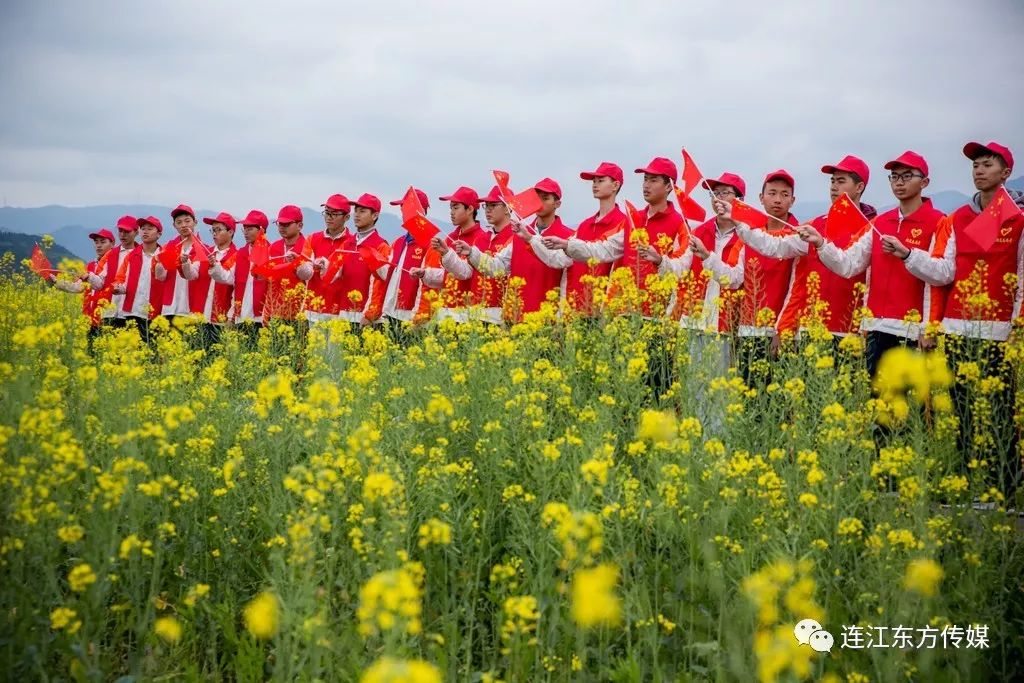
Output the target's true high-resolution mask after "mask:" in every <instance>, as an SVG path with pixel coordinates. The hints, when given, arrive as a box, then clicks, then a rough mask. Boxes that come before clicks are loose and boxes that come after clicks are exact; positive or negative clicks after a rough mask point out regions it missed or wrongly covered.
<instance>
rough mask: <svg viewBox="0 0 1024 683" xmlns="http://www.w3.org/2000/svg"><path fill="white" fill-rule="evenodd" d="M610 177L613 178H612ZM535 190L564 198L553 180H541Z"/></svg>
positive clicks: (534, 187) (560, 189)
mask: <svg viewBox="0 0 1024 683" xmlns="http://www.w3.org/2000/svg"><path fill="white" fill-rule="evenodd" d="M621 172H622V171H619V173H621ZM608 177H609V178H611V176H608ZM533 189H535V190H537V192H548V193H550V194H553V195H555V196H556V197H558V198H559V199H561V198H562V188H561V187H559V185H558V183H556V182H555V181H554V180H552V179H551V178H541V179H540V180H538V181H537V184H536V185H534V186H533Z"/></svg>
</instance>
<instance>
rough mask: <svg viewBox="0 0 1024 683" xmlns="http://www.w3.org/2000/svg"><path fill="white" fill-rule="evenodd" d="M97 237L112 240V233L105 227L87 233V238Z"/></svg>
mask: <svg viewBox="0 0 1024 683" xmlns="http://www.w3.org/2000/svg"><path fill="white" fill-rule="evenodd" d="M97 237H100V238H103V239H105V240H110V241H111V242H113V241H114V233H112V232H110V231H109V230H107V229H106V228H100V229H99V230H97V231H96V232H90V233H89V239H91V240H94V239H96V238H97Z"/></svg>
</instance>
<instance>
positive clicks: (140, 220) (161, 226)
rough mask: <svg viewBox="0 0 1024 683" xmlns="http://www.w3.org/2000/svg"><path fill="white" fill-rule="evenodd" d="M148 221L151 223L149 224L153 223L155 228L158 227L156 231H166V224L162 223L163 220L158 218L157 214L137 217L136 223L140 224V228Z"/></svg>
mask: <svg viewBox="0 0 1024 683" xmlns="http://www.w3.org/2000/svg"><path fill="white" fill-rule="evenodd" d="M147 223H149V224H150V225H152V226H153V227H154V228H156V231H157V232H163V231H164V224H163V223H161V222H160V219H159V218H157V217H156V216H147V217H146V218H138V219H136V221H135V224H136V225H137V226H139V227H140V228H141V227H142V226H143V225H146V224H147Z"/></svg>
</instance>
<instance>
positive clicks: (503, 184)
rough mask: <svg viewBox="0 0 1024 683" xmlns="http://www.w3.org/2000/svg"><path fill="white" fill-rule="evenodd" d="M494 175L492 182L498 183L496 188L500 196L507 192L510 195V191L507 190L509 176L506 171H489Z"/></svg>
mask: <svg viewBox="0 0 1024 683" xmlns="http://www.w3.org/2000/svg"><path fill="white" fill-rule="evenodd" d="M491 172H492V173H493V174H494V181H495V182H496V183H498V188H499V189H500V190H501V193H502V194H505V193H506V192H508V193H509V194H512V191H511V190H509V189H508V181H509V175H508V172H507V171H491Z"/></svg>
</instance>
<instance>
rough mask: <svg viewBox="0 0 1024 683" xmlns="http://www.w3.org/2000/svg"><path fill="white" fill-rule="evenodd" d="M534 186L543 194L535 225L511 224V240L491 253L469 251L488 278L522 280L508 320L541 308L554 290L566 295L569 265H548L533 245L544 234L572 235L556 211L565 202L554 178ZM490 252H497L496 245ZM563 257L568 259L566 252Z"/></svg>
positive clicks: (559, 296)
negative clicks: (566, 275)
mask: <svg viewBox="0 0 1024 683" xmlns="http://www.w3.org/2000/svg"><path fill="white" fill-rule="evenodd" d="M533 189H534V190H536V192H537V194H538V195H539V196H540V200H541V209H540V210H539V211H538V212H537V219H536V220H535V221H534V223H533V226H532V228H527V227H526V226H525V225H523V224H522V223H516V224H514V225H512V234H513V237H512V240H511V242H510V243H507V244H506V245H505V246H504V247H502V248H501V249H500V250H498V251H496V252H494V253H493V254H492V253H488V252H483V251H481V250H480V249H477V248H476V247H473V248H470V249H469V251H468V253H467V258H468V259H469V262H470V264H472V266H473V267H474V268H476V269H477V270H478V271H479V272H480V273H482V274H484V275H487V276H488V277H503V276H504V277H508V278H509V281H510V282H515V281H521V282H522V285H521V286H520V289H519V291H518V295H517V296H515V297H513V298H512V300H511V301H509V302H507V303H508V304H509V306H508V307H507V309H506V315H505V318H506V320H508V321H509V322H518V321H520V320H522V316H523V315H524V314H526V313H533V312H535V311H538V310H540V307H541V304H543V303H544V302H545V301H546V300H547V297H548V293H549V292H551V291H552V290H555V291H557V292H558V298H559V299H560V300H561V299H563V298H564V297H565V274H566V267H567V266H568V264H566V265H565V266H562V267H551V266H549V265H548V264H547V263H545V262H544V261H542V260H541V259H540V258H539V257H538V255H537V253H536V251H535V249H534V246H533V245H534V243H537V244H541V240H542V239H543V238H544V237H562V238H569V237H571V236H572V230H570V229H569V228H567V227H565V225H563V224H562V219H561V218H559V217H558V215H557V213H556V212H557V211H558V209H559V207H560V206H561V205H562V188H561V187H559V185H558V183H556V182H555V181H554V180H552V179H551V178H543V179H542V180H540V181H539V182H538V183H537V184H536V185H534V186H533ZM506 212H507V210H506ZM541 248H543V245H542V246H541ZM489 251H494V249H493V247H492V249H490V250H489ZM549 253H558V252H549ZM563 258H566V260H568V259H567V257H565V256H564V255H563Z"/></svg>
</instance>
